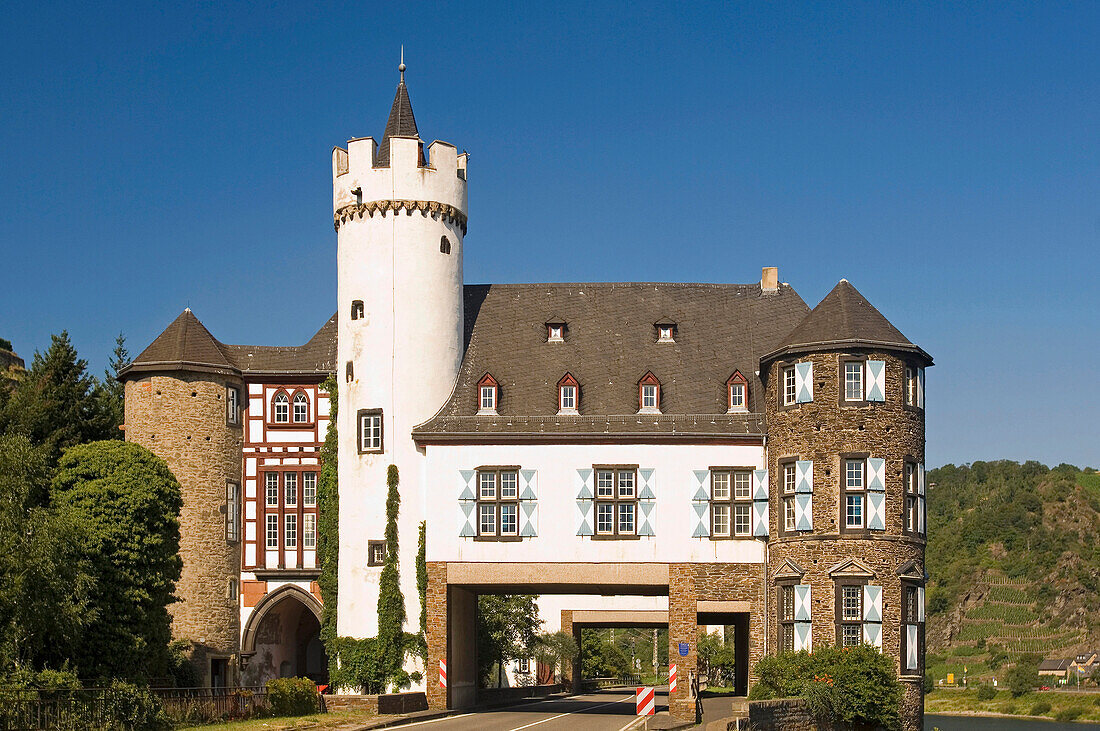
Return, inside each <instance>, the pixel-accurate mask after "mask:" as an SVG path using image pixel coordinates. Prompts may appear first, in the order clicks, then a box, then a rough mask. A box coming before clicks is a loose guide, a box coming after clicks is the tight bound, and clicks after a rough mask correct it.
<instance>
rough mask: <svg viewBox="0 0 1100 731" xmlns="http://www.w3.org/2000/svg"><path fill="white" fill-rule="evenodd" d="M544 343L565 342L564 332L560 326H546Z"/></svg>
mask: <svg viewBox="0 0 1100 731" xmlns="http://www.w3.org/2000/svg"><path fill="white" fill-rule="evenodd" d="M546 327H547V331H546V341H547V342H549V343H561V342H564V341H565V338H564V337H563V335H564V330H565V328H564V327H563V326H562V325H547V326H546Z"/></svg>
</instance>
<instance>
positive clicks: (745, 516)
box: [710, 468, 752, 539]
mask: <svg viewBox="0 0 1100 731" xmlns="http://www.w3.org/2000/svg"><path fill="white" fill-rule="evenodd" d="M710 503H711V504H710V519H711V538H712V539H714V538H730V537H734V536H739V537H741V536H749V535H751V534H752V471H751V470H749V469H733V468H717V469H712V470H711V472H710Z"/></svg>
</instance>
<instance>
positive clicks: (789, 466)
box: [761, 280, 932, 729]
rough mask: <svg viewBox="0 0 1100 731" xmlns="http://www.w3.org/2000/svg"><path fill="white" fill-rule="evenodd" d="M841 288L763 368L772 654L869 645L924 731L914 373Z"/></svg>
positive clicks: (891, 331) (919, 377)
mask: <svg viewBox="0 0 1100 731" xmlns="http://www.w3.org/2000/svg"><path fill="white" fill-rule="evenodd" d="M930 365H932V359H931V358H930V357H929V355H928V354H927V353H925V352H924V351H923V350H922V349H920V348H919V347H917V346H916V345H914V344H912V343H911V342H909V340H907V339H906V338H905V336H904V335H902V334H901V333H900V332H899V331H898V330H897V329H896V328H895V327H894V326H893V325H891V324H890V323H889V322H888V321H887V320H886V318H885V317H883V316H882V315H881V314H880V313H879V312H878V310H876V309H875V308H874V307H873V306H872V305H871V304H870V303H868V302H867V300H866V299H864V298H863V296H862V295H860V294H859V292H858V291H856V289H855V288H854V287H853V286H852V285H851V284H849V283H848V282H847V281H846V280H841V281H840V283H839V284H838V285H837V286H836V287H835V288H834V289H833V291H832V292H830V293H829V294H828V295H827V296H826V297H825V299H823V300H822V301H821V303H820V304H819V305H818V306H817V307H815V308H814V310H813V311H812V312H811V313H810V314H809V315H807V316H806V319H805V320H804V321H803V322H802V323H801V324H800V325H799V326H798V327H797V328H796V329H795V330H794V332H792V333H791V334H790V335H789V336H788V337H787V338H786V340H785V341H784V342H783V344H782V345H781V346H780V347H779V348H778V349H776V350H775V351H773V352H772V353H769V354H768V355H766V356H765V357H764V358H763V359H762V362H761V377H762V379H763V380H764V381H765V383H766V384H767V392H766V404H767V406H766V408H767V423H768V444H767V460H768V469H769V480H770V484H771V495H770V506H769V512H770V538H769V556H768V567H767V570H768V589H769V606H770V610H769V612H768V643H769V647H770V648H771V651H772V652H782V651H785V650H800V649H807V650H809V649H812V648H813V647H820V646H822V645H835V646H844V645H853V644H861V643H869V644H873V645H876V646H878V647H879V648H880V649H881V650H882V652H883V653H884V654H886V655H887V656H888V657H891V658H893V659H894V661H895V666H896V667H897V670H898V676H899V678H900V679H901V680H902V681H903V687H904V689H905V694H904V698H903V702H902V709H901V710H902V720H903V727H904V728H906V729H919V728H921V724H922V723H923V700H922V695H921V681H922V676H923V669H924V583H925V573H924V548H925V508H924V499H925V498H924V368H925V367H926V366H930Z"/></svg>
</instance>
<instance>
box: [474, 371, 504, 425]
mask: <svg viewBox="0 0 1100 731" xmlns="http://www.w3.org/2000/svg"><path fill="white" fill-rule="evenodd" d="M499 402H500V384H499V383H497V380H496V379H495V378H493V376H492V375H490V374H489V373H486V374H485V375H484V376H482V377H481V380H480V381H478V382H477V413H479V414H485V415H490V416H495V415H496V413H497V407H498V406H499Z"/></svg>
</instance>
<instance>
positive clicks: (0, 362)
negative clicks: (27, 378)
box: [0, 338, 23, 385]
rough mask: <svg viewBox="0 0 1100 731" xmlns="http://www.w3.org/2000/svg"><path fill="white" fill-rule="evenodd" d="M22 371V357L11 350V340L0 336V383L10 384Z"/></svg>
mask: <svg viewBox="0 0 1100 731" xmlns="http://www.w3.org/2000/svg"><path fill="white" fill-rule="evenodd" d="M22 372H23V359H22V358H20V357H19V356H18V355H16V354H15V353H14V352H12V348H11V342H10V341H8V340H4V339H3V338H0V385H6V384H10V383H12V382H13V381H15V380H17V379H18V378H19V376H20V374H21V373H22Z"/></svg>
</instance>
